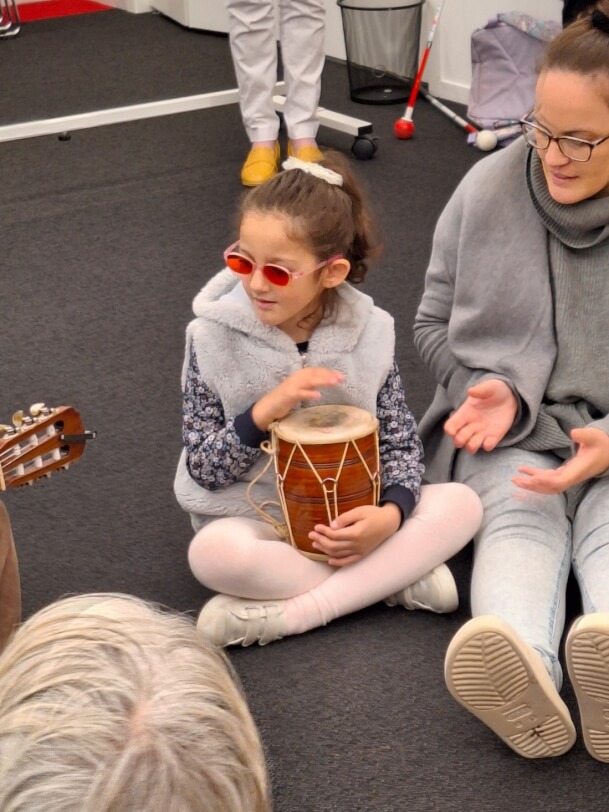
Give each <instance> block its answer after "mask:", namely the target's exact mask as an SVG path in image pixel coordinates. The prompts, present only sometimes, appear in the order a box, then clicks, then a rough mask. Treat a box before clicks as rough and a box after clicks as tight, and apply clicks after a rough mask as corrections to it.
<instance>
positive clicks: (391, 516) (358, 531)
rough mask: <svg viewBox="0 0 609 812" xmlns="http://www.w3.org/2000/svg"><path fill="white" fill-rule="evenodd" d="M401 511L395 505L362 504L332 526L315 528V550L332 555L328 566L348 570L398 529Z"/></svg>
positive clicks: (312, 533) (312, 532)
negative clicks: (349, 565) (350, 565)
mask: <svg viewBox="0 0 609 812" xmlns="http://www.w3.org/2000/svg"><path fill="white" fill-rule="evenodd" d="M401 521H402V512H401V510H400V509H399V507H398V506H397V505H396V504H394V503H393V502H387V503H386V504H384V505H383V506H382V507H375V506H374V505H363V506H362V507H356V508H353V510H348V511H347V512H346V513H342V514H341V515H340V516H338V517H337V518H336V519H334V521H333V522H332V524H331V525H330V527H326V526H325V525H323V524H317V525H315V530H312V531H311V532H310V533H309V538H310V539H312V540H313V542H314V543H313V547H315V549H316V550H319V552H320V553H325V554H326V555H329V556H330V558H329V560H328V564H330V565H331V566H333V567H346V566H347V564H354V563H355V562H356V561H359V560H360V558H364V556H366V555H368V554H369V553H371V552H372V551H373V550H375V549H376V548H377V547H378V546H379V545H380V544H382V543H383V542H384V541H385V539H386V538H389V536H391V535H392V534H393V533H395V532H396V530H397V529H398V528H399V526H400V523H401Z"/></svg>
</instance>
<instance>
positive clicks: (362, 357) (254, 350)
mask: <svg viewBox="0 0 609 812" xmlns="http://www.w3.org/2000/svg"><path fill="white" fill-rule="evenodd" d="M337 295H338V304H337V310H336V314H335V317H334V318H333V319H331V320H328V321H324V322H322V323H321V324H320V325H319V326H318V327H317V328H316V330H315V332H314V333H313V335H312V336H311V339H310V341H309V346H308V352H307V361H306V363H307V366H320V367H328V368H330V369H336V370H338V371H340V372H342V373H343V375H344V376H345V381H344V383H343V384H342V385H341V386H338V387H335V388H333V389H332V390H328V392H327V393H322V399H321V400H320V401H315V404H316V405H317V404H319V403H341V404H348V405H351V406H359V407H360V408H362V409H367V410H368V411H369V412H372V413H373V414H375V413H376V398H377V395H378V392H379V390H380V389H381V387H382V386H383V384H384V382H385V380H386V378H387V375H388V374H389V372H390V370H391V368H392V365H393V359H394V349H395V331H394V326H393V319H392V317H391V316H390V315H389V314H388V313H386V312H385V311H384V310H381V309H380V308H378V307H376V306H375V305H374V303H373V301H372V299H371V298H370V296H367V295H366V294H365V293H362V292H361V291H358V290H356V289H355V288H353V287H352V286H351V285H349V284H342V285H340V287H339V288H337ZM193 310H194V313H195V316H196V318H195V319H194V320H193V321H191V322H190V324H189V325H188V328H187V330H186V355H185V361H184V367H183V370H182V385H184V382H185V377H186V371H187V365H188V358H189V355H190V347H191V346H192V347H193V349H194V352H195V354H196V357H197V362H198V364H199V370H200V372H201V376H202V378H203V380H204V381H205V383H206V384H207V385H208V386H209V387H210V388H211V389H212V391H213V392H214V393H215V394H216V395H217V396H218V398H219V399H220V401H221V402H222V406H223V409H224V416H225V418H226V419H227V420H228V419H230V418H234V417H236V416H237V415H238V414H241V413H242V412H244V411H245V410H246V409H248V408H249V407H250V406H251V405H252V404H253V403H255V402H256V401H257V400H259V399H260V398H261V397H262V396H263V395H265V394H266V393H267V392H270V391H271V390H272V389H274V388H275V387H276V386H278V385H279V384H280V383H281V382H282V381H283V380H285V378H286V377H287V376H288V375H290V374H291V373H293V372H296V371H297V370H298V369H301V368H302V357H301V355H300V353H299V352H298V349H297V347H296V345H295V344H294V342H293V341H292V339H291V338H289V337H288V336H287V335H286V334H285V333H284V332H283V331H282V330H280V329H279V328H277V327H269V326H267V325H265V324H262V323H261V322H260V321H259V320H258V318H257V317H256V314H255V313H254V310H253V308H252V305H251V303H250V301H249V299H248V297H247V294H246V293H245V291H244V289H243V286H242V285H241V282H240V281H239V280H238V279H236V277H235V276H234V274H233V273H232V272H230V271H228V270H224V271H221V272H220V273H219V274H217V275H216V276H215V277H213V278H212V279H211V281H210V282H209V283H208V284H207V285H206V286H205V287H204V288H203V289H202V290H201V291H200V293H199V294H198V295H197V296H196V297H195V300H194V303H193ZM305 405H306V404H305ZM266 462H267V458H266V455H264V454H262V452H261V459H259V460H258V462H257V463H256V464H255V465H254V466H253V467H252V468H250V470H249V471H248V472H247V473H246V474H245V475H244V476H243V478H242V479H240V480H239V481H237V482H235V483H233V484H232V485H228V486H226V487H225V488H222V489H220V490H215V491H208V490H206V489H205V488H203V487H201V486H200V485H199V484H198V483H197V482H195V480H194V479H192V477H191V476H190V474H189V472H188V469H187V466H186V452H185V451H183V452H182V455H181V457H180V461H179V464H178V470H177V472H176V478H175V483H174V487H175V493H176V497H177V499H178V502H179V504H180V505H181V506H182V508H183V509H184V510H186V511H187V512H189V513H190V514H191V515H192V518H193V524H194V525H195V527H197V528H198V527H201V526H202V525H203V524H204V523H205V522H206V521H207V520H209V519H211V518H219V517H221V516H249V517H251V518H257V514H256V513H255V511H254V510H253V509H252V508H251V506H250V505H249V504H248V501H247V498H246V489H247V486H248V484H249V482H250V481H251V480H252V479H254V477H256V476H257V475H258V474H259V473H260V471H261V470H262V468H263V467H264V465H265V464H266ZM252 496H253V498H254V499H255V501H256V503H257V504H260V503H261V502H262V501H264V500H265V499H272V500H276V499H277V491H276V488H275V482H274V469H273V467H272V466H271V467H270V469H269V470H268V471H267V473H266V474H265V475H264V477H263V478H262V479H261V480H260V481H259V482H258V483H257V484H256V485H255V487H254V489H253V494H252ZM193 514H194V515H193Z"/></svg>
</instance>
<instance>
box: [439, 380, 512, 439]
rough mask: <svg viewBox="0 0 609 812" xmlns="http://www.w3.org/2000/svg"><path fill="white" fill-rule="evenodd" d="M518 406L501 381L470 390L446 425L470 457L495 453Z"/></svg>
mask: <svg viewBox="0 0 609 812" xmlns="http://www.w3.org/2000/svg"><path fill="white" fill-rule="evenodd" d="M517 410H518V403H517V401H516V397H515V396H514V393H513V392H512V390H511V389H510V387H509V386H508V385H507V384H506V383H505V382H504V381H500V380H498V379H495V378H493V379H491V380H488V381H482V382H481V383H478V384H476V386H472V387H471V388H470V389H468V390H467V398H466V399H465V400H464V401H463V403H462V404H461V406H459V408H458V409H457V410H456V411H455V412H453V414H452V415H451V416H450V417H449V418H448V420H447V421H446V423H445V424H444V431H445V432H446V433H447V434H448V435H449V436H450V437H452V438H453V442H454V444H455V446H456V447H457V448H464V449H465V450H466V451H468V452H469V453H470V454H475V453H476V451H479V450H480V449H483V450H484V451H492V450H493V449H494V448H495V447H496V446H497V444H498V443H499V442H500V441H501V440H502V439H503V438H504V437H505V435H506V434H507V432H508V431H509V430H510V428H511V427H512V424H513V422H514V418H515V417H516V412H517Z"/></svg>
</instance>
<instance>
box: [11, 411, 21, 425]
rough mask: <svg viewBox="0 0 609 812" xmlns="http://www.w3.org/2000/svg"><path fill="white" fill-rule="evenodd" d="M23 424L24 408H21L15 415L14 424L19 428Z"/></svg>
mask: <svg viewBox="0 0 609 812" xmlns="http://www.w3.org/2000/svg"><path fill="white" fill-rule="evenodd" d="M22 425H23V409H19V411H18V412H15V414H14V415H13V426H16V427H17V428H19V427H20V426H22Z"/></svg>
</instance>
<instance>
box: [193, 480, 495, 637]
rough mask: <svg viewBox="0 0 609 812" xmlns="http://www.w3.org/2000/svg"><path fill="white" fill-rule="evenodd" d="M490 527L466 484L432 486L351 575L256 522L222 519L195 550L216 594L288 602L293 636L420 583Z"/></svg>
mask: <svg viewBox="0 0 609 812" xmlns="http://www.w3.org/2000/svg"><path fill="white" fill-rule="evenodd" d="M481 520H482V508H481V504H480V500H479V498H478V496H477V495H476V494H475V493H474V491H473V490H471V489H470V488H468V487H467V486H464V485H461V484H458V483H448V484H444V485H425V486H423V488H422V490H421V499H420V501H419V503H418V505H417V506H416V508H415V509H414V511H413V512H412V514H411V515H410V517H409V518H408V520H407V521H406V522H404V524H403V525H402V527H401V528H400V529H399V530H398V531H397V533H394V534H393V535H392V536H390V537H389V538H388V539H387V540H386V541H384V542H383V543H382V544H381V545H380V546H379V547H377V548H376V550H373V552H372V553H370V555H368V556H366V557H365V558H363V559H361V560H360V561H357V562H356V563H355V564H350V565H348V566H346V567H338V568H336V567H331V566H330V565H329V564H326V563H325V562H323V561H316V560H312V559H310V558H306V557H305V556H303V555H301V554H300V553H299V552H297V551H296V550H295V549H294V548H293V547H291V546H290V545H289V544H285V543H284V542H281V541H279V540H277V539H275V538H273V533H272V531H271V530H270V526H269V525H268V524H265V523H263V522H259V521H255V520H254V519H246V518H231V519H218V520H217V521H214V522H212V523H211V524H208V525H206V526H205V527H204V528H203V529H202V530H200V531H199V532H198V533H197V535H196V536H195V537H194V539H193V540H192V542H191V545H190V549H189V551H188V560H189V563H190V567H191V569H192V571H193V573H194V575H195V577H196V578H197V579H198V580H199V581H200V582H201V583H202V584H204V585H205V586H206V587H209V588H210V589H213V590H214V591H216V592H222V593H225V594H228V595H237V596H239V597H242V598H253V599H258V600H276V599H287V600H286V601H285V605H284V613H285V617H286V621H287V634H299V633H301V632H305V631H308V630H309V629H314V628H316V627H317V626H324V625H325V624H326V623H329V622H330V621H331V620H334V619H335V618H337V617H342V616H343V615H347V614H349V613H350V612H355V611H357V610H358V609H363V608H364V607H366V606H370V605H371V604H373V603H376V602H377V601H381V600H383V599H384V598H386V597H388V596H389V595H392V594H393V593H395V592H398V591H399V590H400V589H404V587H407V586H410V584H414V583H416V582H417V581H419V580H420V579H421V578H422V577H423V576H424V575H426V574H427V573H428V572H430V571H431V570H432V569H433V568H434V567H437V566H438V564H441V563H442V562H444V561H446V560H447V559H449V558H451V556H453V555H455V553H457V552H458V551H459V550H460V549H461V548H462V547H464V546H465V545H466V544H467V542H468V541H469V540H470V539H471V538H472V537H473V536H474V534H475V533H476V531H477V530H478V528H479V526H480V523H481Z"/></svg>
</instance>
